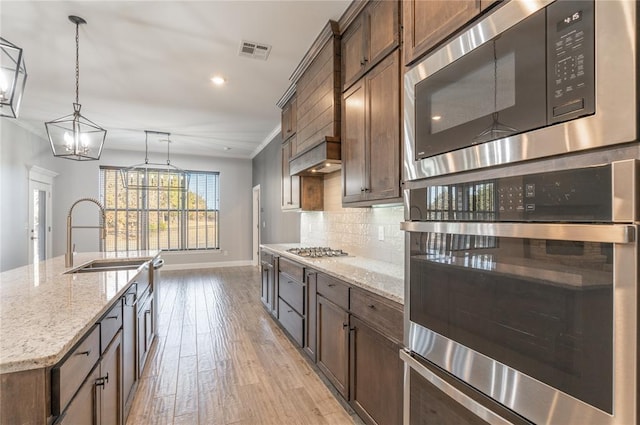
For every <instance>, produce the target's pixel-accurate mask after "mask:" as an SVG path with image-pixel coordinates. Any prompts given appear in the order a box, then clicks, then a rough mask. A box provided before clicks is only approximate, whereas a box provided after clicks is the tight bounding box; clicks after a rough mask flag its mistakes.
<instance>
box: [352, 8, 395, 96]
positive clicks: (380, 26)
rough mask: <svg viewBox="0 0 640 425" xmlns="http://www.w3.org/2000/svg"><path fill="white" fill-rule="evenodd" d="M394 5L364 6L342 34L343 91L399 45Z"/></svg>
mask: <svg viewBox="0 0 640 425" xmlns="http://www.w3.org/2000/svg"><path fill="white" fill-rule="evenodd" d="M399 20H400V16H399V6H398V2H397V1H388V0H376V1H372V2H370V3H368V4H367V6H366V7H365V8H364V10H363V11H362V12H361V13H360V14H359V15H358V17H357V18H356V19H355V20H354V21H353V22H352V23H350V24H349V27H348V29H347V30H346V31H345V32H344V33H343V34H342V77H343V90H346V89H348V88H349V87H350V86H351V85H352V84H353V83H354V82H356V81H357V80H358V79H359V78H360V77H362V76H363V75H364V74H365V73H366V72H367V71H369V70H370V69H372V68H373V67H374V66H375V65H376V64H377V63H378V62H380V61H381V60H382V59H383V58H384V57H385V56H386V55H387V54H389V53H390V52H391V51H393V50H394V49H395V48H396V47H398V46H399V44H400V32H399Z"/></svg>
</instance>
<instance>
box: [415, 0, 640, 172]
mask: <svg viewBox="0 0 640 425" xmlns="http://www.w3.org/2000/svg"><path fill="white" fill-rule="evenodd" d="M637 13H638V12H637V2H635V1H630V0H595V1H588V0H579V1H570V0H557V1H553V0H527V1H524V0H516V1H509V2H506V3H505V4H504V5H503V6H501V7H499V8H497V9H496V10H495V11H494V12H493V13H491V14H490V15H488V16H487V17H485V18H483V19H481V20H480V21H478V22H477V23H476V24H474V25H473V26H471V27H470V28H468V29H466V30H465V31H464V32H462V33H461V34H460V35H459V36H457V37H455V38H453V39H452V40H450V41H449V42H448V43H447V44H445V45H443V46H442V47H441V48H439V49H437V50H436V51H434V52H433V53H432V54H429V55H428V56H427V57H426V58H425V59H423V60H422V61H421V62H419V63H418V64H417V65H416V66H414V67H412V68H411V69H410V70H408V71H407V72H406V73H405V77H404V123H405V125H404V134H405V169H404V176H405V180H416V179H422V178H428V177H433V176H437V175H442V174H448V173H454V172H460V171H468V170H473V169H478V168H484V167H489V166H495V165H504V164H510V163H516V162H519V161H523V160H531V159H536V158H544V157H550V156H553V155H559V154H566V153H571V152H578V151H582V150H586V149H592V148H601V147H606V146H611V145H617V144H623V143H630V142H633V141H635V140H637V136H638V129H637V114H638V109H637V101H636V94H637V53H636V45H637V38H638V35H637Z"/></svg>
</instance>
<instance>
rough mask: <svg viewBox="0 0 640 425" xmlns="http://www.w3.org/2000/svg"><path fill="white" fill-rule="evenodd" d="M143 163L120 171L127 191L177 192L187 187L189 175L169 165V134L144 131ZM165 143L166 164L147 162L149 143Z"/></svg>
mask: <svg viewBox="0 0 640 425" xmlns="http://www.w3.org/2000/svg"><path fill="white" fill-rule="evenodd" d="M144 133H145V135H144V163H142V164H136V165H132V166H131V167H128V168H122V169H120V176H121V178H122V184H123V186H124V187H125V188H129V189H148V190H178V191H186V190H187V189H188V187H189V177H190V175H189V173H188V172H186V171H185V170H183V169H182V168H178V167H176V166H175V165H173V164H171V159H170V157H169V145H171V139H170V138H169V136H170V135H171V133H165V132H161V131H151V130H145V131H144ZM150 140H151V141H157V142H162V143H165V142H166V143H167V162H166V163H164V164H161V163H153V162H149V141H150Z"/></svg>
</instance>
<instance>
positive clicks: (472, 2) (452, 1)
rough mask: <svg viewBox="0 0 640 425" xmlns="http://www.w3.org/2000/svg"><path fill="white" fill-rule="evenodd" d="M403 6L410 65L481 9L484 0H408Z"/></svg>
mask: <svg viewBox="0 0 640 425" xmlns="http://www.w3.org/2000/svg"><path fill="white" fill-rule="evenodd" d="M402 3H403V10H402V22H403V50H404V62H405V64H406V65H409V64H411V63H412V62H415V60H416V59H418V58H420V57H421V56H422V55H423V54H424V53H426V52H427V51H429V50H430V49H432V48H433V47H435V46H436V45H438V44H439V43H440V42H441V41H443V40H444V39H446V38H447V37H449V36H450V35H451V34H453V33H455V32H456V31H457V30H458V29H460V28H461V27H462V26H464V25H465V24H466V23H467V22H469V21H470V20H471V19H473V18H474V17H476V16H477V15H478V14H479V13H480V3H481V2H480V0H405V1H403V2H402Z"/></svg>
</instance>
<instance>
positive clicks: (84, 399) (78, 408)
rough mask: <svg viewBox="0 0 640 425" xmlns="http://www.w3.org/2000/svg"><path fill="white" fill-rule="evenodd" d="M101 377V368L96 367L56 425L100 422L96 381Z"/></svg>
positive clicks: (89, 424) (88, 424) (87, 424)
mask: <svg viewBox="0 0 640 425" xmlns="http://www.w3.org/2000/svg"><path fill="white" fill-rule="evenodd" d="M99 377H100V367H99V366H96V367H95V368H94V369H93V371H92V372H91V373H90V374H89V376H88V377H87V379H86V380H85V381H84V384H82V386H81V387H80V389H79V390H78V392H77V394H76V395H75V397H74V398H73V400H72V401H71V403H70V404H69V407H68V408H67V410H66V411H65V412H64V413H63V414H62V416H61V417H60V419H59V420H58V421H57V422H56V425H77V424H86V425H95V424H97V423H98V422H97V420H98V413H99V406H98V399H97V397H96V395H97V393H96V380H97V379H98V378H99Z"/></svg>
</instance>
